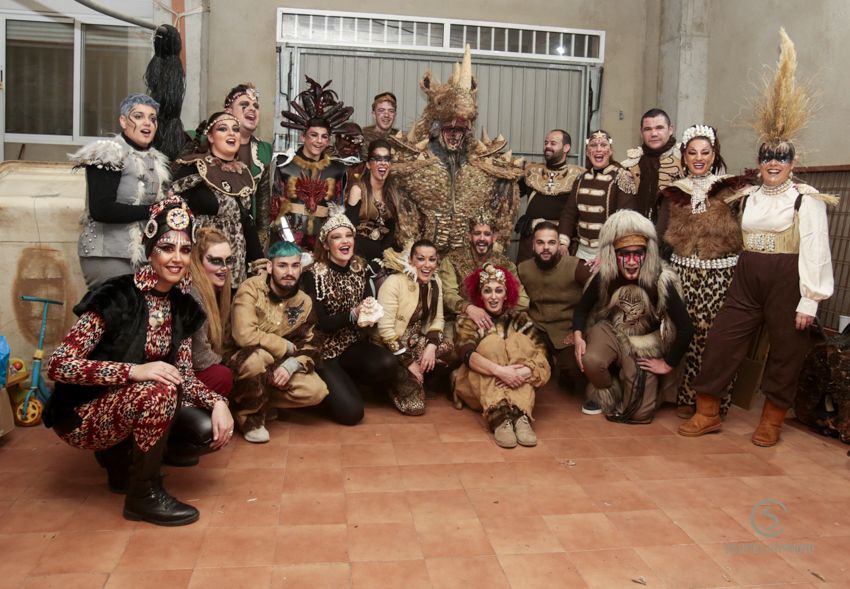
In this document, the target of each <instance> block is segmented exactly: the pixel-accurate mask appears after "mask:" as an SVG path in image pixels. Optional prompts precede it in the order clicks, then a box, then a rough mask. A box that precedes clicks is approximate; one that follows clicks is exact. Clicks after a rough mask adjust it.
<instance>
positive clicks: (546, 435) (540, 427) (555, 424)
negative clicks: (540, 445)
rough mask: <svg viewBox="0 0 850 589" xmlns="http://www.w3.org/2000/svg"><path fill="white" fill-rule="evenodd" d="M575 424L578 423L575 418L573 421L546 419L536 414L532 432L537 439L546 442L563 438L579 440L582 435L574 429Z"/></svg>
mask: <svg viewBox="0 0 850 589" xmlns="http://www.w3.org/2000/svg"><path fill="white" fill-rule="evenodd" d="M576 411H577V412H578V411H580V410H576ZM576 423H578V418H577V417H576V418H573V419H563V418H555V419H547V418H545V417H541V416H540V415H539V414H538V415H537V417H536V418H535V420H534V431H535V432H536V433H537V437H538V438H541V439H543V440H546V441H547V442H549V441H551V440H558V439H563V438H581V437H583V434H582V432H581V431H580V430H579V429H577V428H576V427H575V424H576Z"/></svg>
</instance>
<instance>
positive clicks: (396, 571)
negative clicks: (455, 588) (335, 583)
mask: <svg viewBox="0 0 850 589" xmlns="http://www.w3.org/2000/svg"><path fill="white" fill-rule="evenodd" d="M351 587H352V588H353V589H374V588H375V587H380V588H381V589H431V587H432V585H431V579H430V578H429V577H428V569H427V568H426V567H425V561H424V560H403V561H398V562H355V563H352V565H351Z"/></svg>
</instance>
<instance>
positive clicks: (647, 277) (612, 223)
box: [599, 210, 661, 292]
mask: <svg viewBox="0 0 850 589" xmlns="http://www.w3.org/2000/svg"><path fill="white" fill-rule="evenodd" d="M634 234H638V235H643V236H644V237H646V238H647V244H646V259H645V260H644V262H643V266H642V267H641V269H640V277H639V279H638V282H639V283H640V285H641V286H642V287H644V288H645V289H648V290H649V291H654V290H655V289H656V288H657V284H658V276H659V275H660V274H661V258H660V257H659V255H658V235H657V234H656V233H655V226H654V225H653V224H652V221H650V220H649V219H647V218H646V217H644V216H643V215H641V214H640V213H638V212H636V211H630V210H621V211H617V212H616V213H614V214H613V215H611V216H610V217H608V220H607V221H605V224H604V225H603V226H602V229H601V230H600V231H599V259H600V265H599V285H600V287H601V288H602V291H603V292H606V291H607V289H608V285H609V284H611V283H612V282H613V281H614V280H616V279H617V276H618V274H619V270H618V268H617V254H616V252H615V251H614V242H615V241H617V239H619V238H620V237H623V236H625V235H634Z"/></svg>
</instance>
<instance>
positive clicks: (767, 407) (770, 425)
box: [751, 399, 788, 447]
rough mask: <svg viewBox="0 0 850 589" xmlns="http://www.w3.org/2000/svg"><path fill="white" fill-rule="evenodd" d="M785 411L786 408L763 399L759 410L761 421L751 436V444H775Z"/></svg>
mask: <svg viewBox="0 0 850 589" xmlns="http://www.w3.org/2000/svg"><path fill="white" fill-rule="evenodd" d="M787 412H788V410H787V409H780V408H779V407H777V406H776V405H774V404H773V403H771V402H770V401H769V400H768V399H765V400H764V407H763V408H762V410H761V422H759V426H758V427H757V428H756V431H754V432H753V437H752V438H751V439H752V442H753V444H755V445H756V446H764V447H769V446H775V445H776V442H778V441H779V431H780V430H781V429H782V423H783V422H784V421H785V414H786V413H787Z"/></svg>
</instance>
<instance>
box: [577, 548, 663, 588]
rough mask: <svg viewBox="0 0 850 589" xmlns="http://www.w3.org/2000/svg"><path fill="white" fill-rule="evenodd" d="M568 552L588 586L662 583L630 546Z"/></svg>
mask: <svg viewBox="0 0 850 589" xmlns="http://www.w3.org/2000/svg"><path fill="white" fill-rule="evenodd" d="M568 556H569V557H570V559H572V561H573V563H575V567H576V569H577V570H578V572H579V574H580V575H581V577H582V579H583V580H584V582H585V584H586V585H587V586H588V587H589V588H591V589H610V588H612V587H640V586H641V585H646V586H647V587H662V586H663V585H662V584H661V582H660V579H659V578H658V577H657V576H656V574H655V572H654V571H653V570H652V568H650V566H649V565H648V564H646V563H645V562H644V561H643V560H642V559H641V558H640V556H638V554H637V552H635V551H634V550H633V549H632V548H617V549H610V550H591V551H589V552H578V553H571V554H569V555H568ZM638 580H642V582H638Z"/></svg>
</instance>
